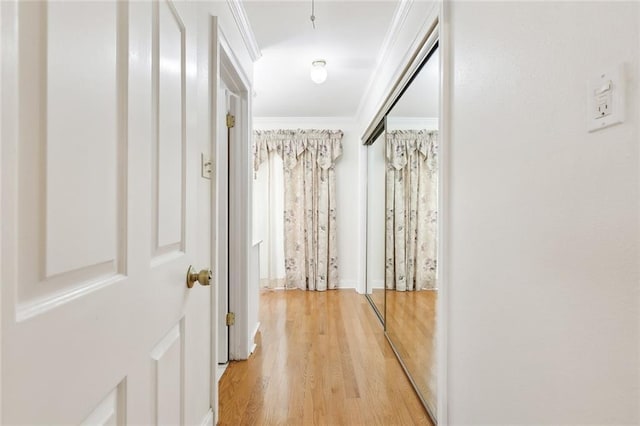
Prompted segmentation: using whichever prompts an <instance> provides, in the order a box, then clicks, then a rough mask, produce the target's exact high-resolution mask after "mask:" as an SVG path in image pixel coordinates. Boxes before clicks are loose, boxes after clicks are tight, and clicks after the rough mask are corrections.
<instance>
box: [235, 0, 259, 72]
mask: <svg viewBox="0 0 640 426" xmlns="http://www.w3.org/2000/svg"><path fill="white" fill-rule="evenodd" d="M227 4H228V5H229V9H231V14H232V15H233V19H234V20H235V21H236V25H237V26H238V31H240V36H241V37H242V41H244V44H245V46H247V50H248V51H249V57H251V60H252V61H253V62H255V61H257V60H258V59H260V57H261V56H262V52H261V51H260V46H258V42H257V41H256V36H255V34H254V33H253V29H252V28H251V24H250V23H249V17H248V16H247V11H246V10H245V9H244V6H243V5H242V1H241V0H227Z"/></svg>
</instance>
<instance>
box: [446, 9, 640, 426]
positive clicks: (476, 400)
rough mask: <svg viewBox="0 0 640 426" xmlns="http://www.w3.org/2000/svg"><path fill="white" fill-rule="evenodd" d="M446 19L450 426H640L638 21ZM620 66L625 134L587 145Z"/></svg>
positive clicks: (507, 16) (600, 135)
mask: <svg viewBox="0 0 640 426" xmlns="http://www.w3.org/2000/svg"><path fill="white" fill-rule="evenodd" d="M450 8H451V9H450V11H451V14H450V20H449V25H450V29H451V41H452V44H451V45H450V46H449V49H450V52H451V55H452V69H453V70H454V71H452V73H451V76H452V79H453V80H452V96H453V98H452V99H451V103H450V108H451V114H452V115H451V127H452V134H451V136H452V139H451V145H450V162H449V172H450V180H449V183H450V187H449V188H450V190H449V193H448V197H449V203H450V204H449V206H450V210H449V217H448V220H449V229H450V232H451V235H450V242H449V251H448V252H447V253H446V255H447V256H448V259H449V260H448V265H449V270H448V273H449V277H450V281H449V296H450V299H449V306H448V308H449V356H448V371H449V382H448V387H449V401H448V403H449V420H450V423H451V424H494V425H495V424H513V423H518V424H552V423H553V424H569V423H571V424H586V423H590V424H637V423H638V422H640V415H639V412H638V410H639V405H640V403H639V401H640V393H639V390H638V386H639V382H638V379H639V377H638V370H639V367H638V365H639V364H638V361H639V359H638V343H639V333H638V329H639V327H638V317H639V307H638V304H639V300H638V290H639V278H640V277H639V272H638V263H639V262H638V260H639V254H640V253H639V228H638V218H639V213H640V212H639V204H638V203H639V194H638V193H639V191H638V189H639V179H638V178H639V176H638V174H639V173H638V172H639V166H638V143H639V141H638V115H637V113H638V109H637V107H638V105H637V104H638V90H637V88H638V54H639V53H638V52H639V47H640V45H639V35H638V26H639V25H638V23H639V21H638V13H639V10H638V9H639V5H638V4H637V3H616V2H607V3H591V2H583V3H549V2H535V3H524V2H517V3H516V2H514V3H481V2H469V3H465V2H451V3H450ZM489 29H490V30H489ZM623 61H625V62H628V63H629V65H630V67H629V71H630V73H629V81H628V87H629V90H628V98H629V102H628V112H630V114H629V117H628V120H627V121H626V123H624V124H623V125H619V126H616V127H613V128H610V129H606V130H603V131H600V132H597V133H593V134H589V133H587V132H586V119H585V115H586V85H585V82H586V80H587V79H588V78H591V77H592V76H594V75H597V74H598V73H599V72H600V71H603V70H606V69H607V68H609V67H611V66H615V65H616V64H618V63H620V62H623Z"/></svg>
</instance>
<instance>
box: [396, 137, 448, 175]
mask: <svg viewBox="0 0 640 426" xmlns="http://www.w3.org/2000/svg"><path fill="white" fill-rule="evenodd" d="M414 152H417V153H419V154H420V155H422V157H424V158H426V159H427V164H428V165H429V166H433V167H435V166H434V165H435V162H436V160H437V159H436V155H437V152H438V131H437V130H393V131H390V132H387V160H388V162H389V164H390V165H391V166H393V167H394V168H395V169H396V170H402V169H403V168H405V167H406V166H407V164H408V159H409V156H410V155H411V154H413V153H414Z"/></svg>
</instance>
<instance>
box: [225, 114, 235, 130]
mask: <svg viewBox="0 0 640 426" xmlns="http://www.w3.org/2000/svg"><path fill="white" fill-rule="evenodd" d="M235 125H236V116H235V115H232V114H227V127H228V128H229V129H231V128H232V127H235Z"/></svg>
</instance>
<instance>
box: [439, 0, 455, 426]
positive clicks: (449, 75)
mask: <svg viewBox="0 0 640 426" xmlns="http://www.w3.org/2000/svg"><path fill="white" fill-rule="evenodd" d="M438 3H439V6H440V17H439V18H438V19H439V22H440V24H439V33H440V39H439V43H440V44H439V51H440V129H439V139H440V143H439V144H438V146H439V152H438V160H439V162H440V164H439V167H438V209H439V211H438V218H439V220H438V235H439V236H438V241H439V244H438V271H437V274H438V275H437V279H436V281H437V283H438V298H437V300H436V321H437V324H436V333H437V338H438V345H437V354H436V359H437V360H438V361H437V365H436V371H437V376H438V379H437V380H438V384H437V386H438V395H437V407H438V408H437V416H438V424H439V425H441V426H447V425H448V424H449V411H448V410H449V408H448V402H447V401H448V388H447V384H448V383H449V379H448V359H449V358H448V354H449V334H448V333H449V332H448V327H449V284H450V283H449V255H448V250H449V236H450V235H451V234H450V232H449V217H448V215H449V188H450V186H449V185H450V183H449V182H450V160H449V158H450V152H451V139H450V136H449V135H450V132H451V110H450V104H451V102H452V100H453V96H452V85H451V83H452V80H453V66H452V59H451V43H450V32H449V31H450V27H451V23H450V22H449V19H450V18H449V16H450V14H449V8H450V7H451V3H450V2H448V1H444V0H439V1H438Z"/></svg>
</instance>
